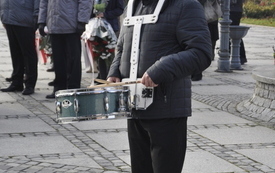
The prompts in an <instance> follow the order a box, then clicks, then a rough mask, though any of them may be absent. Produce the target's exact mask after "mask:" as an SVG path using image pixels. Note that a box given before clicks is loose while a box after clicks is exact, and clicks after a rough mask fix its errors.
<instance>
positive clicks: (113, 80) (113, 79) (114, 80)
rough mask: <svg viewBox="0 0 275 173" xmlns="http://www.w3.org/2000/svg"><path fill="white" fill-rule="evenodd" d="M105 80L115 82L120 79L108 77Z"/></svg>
mask: <svg viewBox="0 0 275 173" xmlns="http://www.w3.org/2000/svg"><path fill="white" fill-rule="evenodd" d="M107 81H109V82H114V83H116V82H120V79H119V78H118V77H109V78H108V79H107Z"/></svg>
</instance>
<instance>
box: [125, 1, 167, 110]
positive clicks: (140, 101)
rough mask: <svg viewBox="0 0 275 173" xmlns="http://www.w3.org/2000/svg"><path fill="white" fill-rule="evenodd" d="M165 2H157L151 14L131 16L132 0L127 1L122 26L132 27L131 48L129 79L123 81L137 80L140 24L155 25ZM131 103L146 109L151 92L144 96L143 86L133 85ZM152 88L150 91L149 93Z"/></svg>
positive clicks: (150, 99)
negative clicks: (125, 14)
mask: <svg viewBox="0 0 275 173" xmlns="http://www.w3.org/2000/svg"><path fill="white" fill-rule="evenodd" d="M164 1H165V0H159V1H158V4H157V6H156V8H155V11H154V13H153V14H148V15H140V16H133V4H134V0H129V2H128V6H127V16H126V18H125V19H124V22H123V24H124V26H134V29H133V38H132V47H131V60H130V63H131V67H130V78H129V79H125V80H124V81H127V80H131V81H135V80H137V71H138V63H139V46H140V35H141V27H142V24H149V23H156V22H157V20H158V16H159V14H160V11H161V8H162V6H163V4H164ZM130 90H131V93H132V94H131V95H132V101H133V102H132V103H133V105H134V107H135V108H136V109H146V108H147V107H148V106H149V105H150V104H151V103H152V102H153V92H149V94H147V95H149V97H147V96H144V95H146V94H144V91H143V90H144V86H143V85H142V84H135V85H131V86H130ZM152 90H153V88H152V89H151V91H152Z"/></svg>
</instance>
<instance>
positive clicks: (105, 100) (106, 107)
mask: <svg viewBox="0 0 275 173" xmlns="http://www.w3.org/2000/svg"><path fill="white" fill-rule="evenodd" d="M104 102H105V110H106V111H107V112H108V111H109V98H108V97H105V99H104Z"/></svg>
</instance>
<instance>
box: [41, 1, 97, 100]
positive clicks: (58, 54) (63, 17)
mask: <svg viewBox="0 0 275 173" xmlns="http://www.w3.org/2000/svg"><path fill="white" fill-rule="evenodd" d="M92 5H93V0H81V1H75V0H73V1H57V0H41V2H40V8H39V18H38V23H39V32H40V34H41V35H42V36H44V35H46V33H45V32H44V28H45V26H47V28H48V34H49V35H50V37H51V44H52V56H53V64H54V68H55V80H54V88H53V92H52V93H51V94H49V95H47V96H46V98H48V99H52V98H55V92H56V91H58V90H63V89H73V88H80V86H81V71H82V69H81V42H80V39H81V38H80V36H81V34H82V33H83V31H84V30H85V25H86V23H88V21H89V19H90V16H91V12H92Z"/></svg>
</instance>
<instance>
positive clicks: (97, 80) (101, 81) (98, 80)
mask: <svg viewBox="0 0 275 173" xmlns="http://www.w3.org/2000/svg"><path fill="white" fill-rule="evenodd" d="M94 81H96V82H98V83H102V84H108V83H111V82H110V81H107V80H103V79H94Z"/></svg>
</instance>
